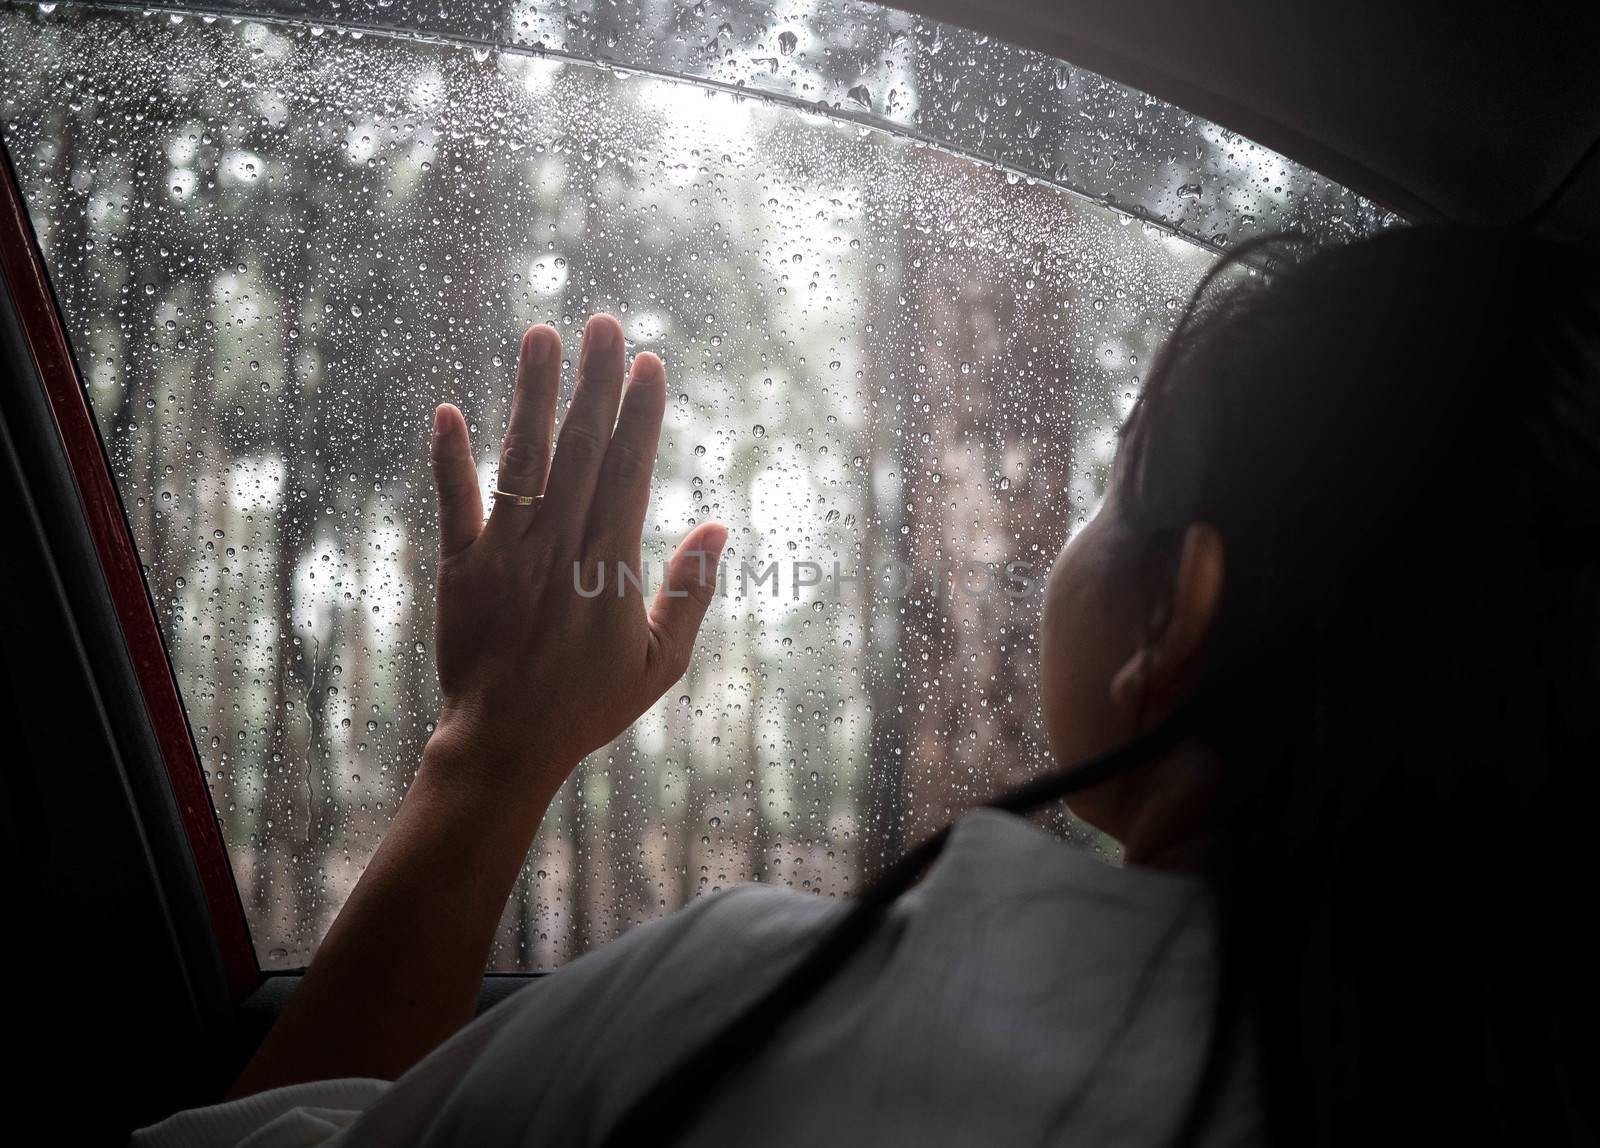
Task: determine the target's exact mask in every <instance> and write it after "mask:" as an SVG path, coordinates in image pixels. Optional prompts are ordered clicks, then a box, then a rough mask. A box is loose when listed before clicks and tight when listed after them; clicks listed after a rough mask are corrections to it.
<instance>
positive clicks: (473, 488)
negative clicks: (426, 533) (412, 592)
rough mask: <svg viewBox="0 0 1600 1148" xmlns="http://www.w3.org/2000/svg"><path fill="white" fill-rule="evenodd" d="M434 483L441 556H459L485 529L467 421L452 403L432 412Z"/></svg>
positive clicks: (442, 405) (440, 406)
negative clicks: (437, 501) (437, 499)
mask: <svg viewBox="0 0 1600 1148" xmlns="http://www.w3.org/2000/svg"><path fill="white" fill-rule="evenodd" d="M430 454H431V456H432V459H433V481H434V485H435V486H437V487H438V488H439V554H440V556H441V557H444V558H449V557H450V556H451V555H452V554H459V553H460V552H461V551H463V550H465V549H466V548H467V547H468V546H471V545H472V543H473V542H474V541H475V540H476V539H477V537H478V534H479V532H480V531H482V530H483V496H482V494H480V493H479V491H478V466H477V464H476V463H474V462H473V461H472V443H471V441H470V440H469V439H468V438H467V420H466V419H464V418H463V417H462V416H461V412H460V411H459V410H457V409H456V408H455V407H453V406H451V405H450V404H449V403H441V404H440V405H439V408H438V409H437V410H436V411H434V412H433V446H432V449H431V451H430Z"/></svg>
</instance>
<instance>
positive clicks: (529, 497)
mask: <svg viewBox="0 0 1600 1148" xmlns="http://www.w3.org/2000/svg"><path fill="white" fill-rule="evenodd" d="M494 496H495V497H496V498H509V499H511V501H513V502H515V503H516V504H517V505H518V506H532V505H533V504H534V503H536V502H543V501H544V495H542V494H518V493H517V492H516V491H514V490H501V489H500V488H499V487H498V486H497V487H495V488H494Z"/></svg>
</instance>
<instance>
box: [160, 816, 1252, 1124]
mask: <svg viewBox="0 0 1600 1148" xmlns="http://www.w3.org/2000/svg"><path fill="white" fill-rule="evenodd" d="M842 908H843V907H842V905H841V904H840V903H839V902H837V901H832V900H824V899H822V898H819V897H816V896H811V895H806V894H802V893H797V892H793V891H790V890H782V889H774V888H771V887H767V886H760V885H746V886H741V887H739V888H736V889H733V890H730V891H728V892H726V893H722V894H719V895H717V896H714V897H710V898H707V899H705V900H703V901H699V902H697V903H695V904H694V905H693V906H691V907H690V908H688V909H685V910H684V911H682V912H680V913H677V914H675V915H674V916H672V917H669V918H666V919H665V920H661V921H657V922H653V923H651V924H648V925H643V926H640V927H639V928H637V929H634V930H633V931H632V932H630V933H628V934H627V935H626V936H624V937H622V938H621V939H619V940H617V941H614V942H612V943H611V944H609V945H606V946H605V947H603V948H601V949H598V950H596V951H595V952H593V953H590V954H588V955H586V956H584V957H582V958H581V959H579V960H576V961H574V962H573V963H572V964H570V965H567V966H565V967H563V968H562V969H561V970H559V971H558V972H556V973H554V974H552V975H550V976H547V977H542V978H540V979H539V980H537V981H535V982H534V983H532V984H530V985H529V986H528V987H527V988H525V989H522V990H520V991H518V992H517V993H516V994H515V995H514V996H512V997H511V998H510V999H508V1000H506V1001H505V1002H503V1003H502V1004H500V1005H498V1006H497V1007H495V1008H493V1009H491V1010H490V1011H489V1012H487V1013H485V1014H484V1015H483V1016H482V1017H480V1018H479V1019H478V1020H477V1021H475V1022H474V1023H472V1024H471V1025H469V1026H467V1027H466V1028H465V1029H463V1030H462V1031H461V1032H459V1033H457V1034H456V1036H454V1037H453V1038H451V1039H450V1040H449V1041H447V1042H446V1043H445V1044H443V1045H442V1046H440V1047H439V1048H438V1049H437V1050H435V1051H434V1052H433V1053H432V1054H431V1055H430V1056H428V1057H427V1058H426V1059H425V1060H423V1061H422V1062H421V1063H420V1064H418V1065H417V1066H416V1067H415V1068H413V1069H412V1070H411V1071H410V1072H408V1073H407V1074H406V1075H405V1076H403V1077H402V1078H401V1079H400V1080H398V1081H396V1082H395V1083H393V1084H385V1083H383V1082H381V1081H360V1080H344V1081H323V1082H319V1083H317V1084H310V1085H296V1086H292V1087H289V1088H281V1089H276V1090H274V1091H272V1092H267V1093H262V1094H260V1095H258V1096H253V1097H247V1098H245V1099H244V1100H239V1101H234V1102H231V1103H229V1104H222V1105H217V1106H214V1107H212V1108H204V1109H195V1110H192V1111H189V1112H183V1113H179V1114H178V1115H177V1116H174V1117H172V1118H171V1119H169V1120H167V1121H165V1122H163V1123H161V1124H158V1125H156V1126H154V1127H153V1128H149V1129H145V1130H143V1131H141V1132H138V1133H136V1134H135V1135H134V1141H133V1143H134V1144H135V1145H136V1146H138V1148H168V1146H173V1148H177V1146H182V1148H200V1146H217V1145H229V1146H233V1148H246V1146H248V1148H309V1146H311V1145H338V1146H340V1148H367V1146H378V1145H381V1146H384V1148H392V1146H395V1145H412V1144H415V1145H430V1146H436V1145H470V1146H472V1148H498V1146H501V1145H512V1144H516V1145H546V1144H548V1145H562V1146H568V1145H585V1144H595V1143H598V1142H599V1141H600V1140H601V1139H603V1137H604V1134H605V1132H606V1131H607V1130H608V1129H609V1128H610V1127H611V1124H612V1122H614V1121H615V1120H616V1119H618V1118H619V1117H620V1116H621V1115H622V1114H623V1113H624V1112H626V1111H627V1109H628V1107H629V1106H630V1104H631V1103H632V1102H633V1101H634V1100H635V1099H637V1098H638V1097H639V1096H640V1095H641V1094H642V1093H643V1092H644V1091H645V1090H646V1089H647V1088H648V1087H649V1085H650V1084H651V1083H652V1082H653V1081H654V1080H655V1079H657V1078H658V1077H659V1076H660V1075H661V1074H662V1073H663V1072H664V1071H666V1070H668V1069H669V1068H670V1067H672V1066H673V1065H676V1064H677V1063H679V1062H680V1061H681V1060H682V1059H684V1058H685V1057H687V1056H688V1055H689V1054H690V1052H691V1051H693V1050H694V1049H696V1048H698V1047H699V1046H700V1045H701V1044H702V1043H703V1042H704V1041H705V1040H706V1039H707V1037H709V1036H710V1035H711V1034H713V1033H715V1032H717V1031H719V1030H720V1029H722V1028H723V1027H724V1026H726V1025H727V1024H728V1023H729V1022H730V1021H731V1020H732V1019H733V1018H734V1017H735V1016H737V1015H738V1014H739V1012H740V1011H741V1010H742V1009H743V1008H744V1007H745V1006H746V1005H747V1004H749V1002H750V1001H752V1000H753V999H754V998H755V997H756V996H758V995H759V994H760V993H761V991H762V990H764V989H766V988H767V987H769V986H770V985H771V984H772V983H773V982H774V981H775V980H776V979H777V978H778V977H779V976H781V975H782V973H783V972H784V971H785V970H787V969H788V968H789V967H791V966H792V964H793V963H794V962H795V961H796V960H797V959H798V957H799V956H800V955H801V954H802V953H803V952H805V951H806V949H807V947H808V946H810V945H811V944H813V943H815V941H816V939H817V938H818V937H819V936H820V935H821V933H822V931H823V930H824V929H825V928H826V927H827V925H828V924H829V923H831V922H832V921H833V920H834V919H835V914H837V913H839V912H841V911H842ZM1212 929H1213V922H1212V915H1211V906H1210V904H1209V900H1208V898H1207V895H1206V894H1205V892H1204V890H1203V888H1202V887H1201V885H1200V884H1199V883H1198V882H1196V881H1193V880H1191V879H1188V878H1184V877H1177V876H1172V875H1168V874H1162V873H1156V872H1152V871H1149V870H1142V869H1119V868H1116V867H1113V866H1111V865H1107V864H1104V863H1103V862H1101V861H1098V860H1096V859H1095V858H1093V857H1092V856H1090V855H1089V854H1087V853H1085V852H1083V851H1082V850H1080V849H1078V848H1076V847H1074V846H1071V845H1068V844H1066V843H1065V842H1062V841H1060V840H1058V839H1057V838H1055V837H1052V836H1051V835H1049V834H1047V833H1045V832H1043V831H1042V830H1040V829H1038V828H1036V827H1035V826H1033V825H1032V824H1030V823H1029V822H1027V821H1024V820H1022V819H1021V818H1017V817H1013V816H1010V815H1009V814H1004V813H998V812H994V811H992V810H978V811H975V812H973V813H969V814H967V815H966V816H965V817H963V818H962V819H961V821H960V822H959V823H958V824H957V826H956V828H955V831H954V833H953V834H952V836H951V839H950V841H949V843H948V845H947V846H946V848H945V851H944V854H943V855H942V856H941V857H940V859H939V861H938V862H937V863H936V864H935V865H934V866H933V867H932V868H931V869H930V871H929V873H928V875H927V877H926V878H925V879H924V880H923V881H922V883H921V884H920V885H918V886H917V887H916V888H915V889H914V890H912V891H911V892H910V893H908V894H906V895H905V896H904V897H902V898H901V900H900V901H899V902H898V903H897V904H896V905H895V907H894V908H893V909H892V910H891V912H890V913H889V914H888V916H887V918H886V920H885V923H884V925H883V927H882V928H881V929H880V930H879V932H878V933H877V934H876V935H875V936H874V937H873V938H872V939H870V940H869V941H868V942H867V944H866V945H865V947H863V948H862V949H861V950H860V951H859V952H858V953H857V954H856V955H855V956H854V957H853V958H852V959H851V961H850V963H849V964H848V965H847V966H846V967H845V968H844V969H843V970H842V971H841V972H840V973H839V974H837V975H836V976H835V978H834V979H833V980H832V982H831V983H830V984H829V985H828V986H827V987H826V988H824V989H823V990H822V991H821V992H820V993H819V994H818V995H817V996H815V997H813V998H812V999H811V1000H810V1001H809V1002H808V1003H807V1004H805V1005H804V1006H803V1007H802V1008H801V1009H800V1010H799V1011H798V1012H796V1013H795V1014H794V1016H793V1017H792V1018H791V1019H790V1021H789V1022H788V1023H786V1024H785V1025H784V1026H783V1027H782V1028H781V1029H780V1031H779V1032H778V1033H777V1034H776V1035H775V1037H774V1038H773V1039H772V1040H771V1041H770V1042H769V1043H768V1044H767V1045H766V1047H765V1048H764V1049H763V1050H762V1051H761V1053H760V1054H759V1056H758V1057H756V1058H755V1059H753V1060H752V1061H751V1063H749V1064H746V1065H743V1066H740V1067H739V1068H738V1069H737V1070H735V1071H734V1072H731V1073H730V1074H728V1075H727V1076H725V1077H724V1078H723V1079H722V1081H721V1082H720V1083H719V1084H718V1085H717V1086H716V1091H715V1094H714V1095H713V1096H712V1097H711V1098H710V1100H709V1102H708V1103H707V1104H706V1106H705V1108H704V1109H703V1111H702V1114H701V1115H700V1117H699V1118H698V1119H697V1120H696V1122H695V1123H694V1124H693V1125H692V1127H691V1128H690V1129H689V1130H688V1131H687V1132H686V1133H685V1134H684V1135H683V1136H682V1137H681V1138H680V1139H679V1141H678V1143H680V1144H682V1145H686V1146H694V1145H729V1144H761V1145H794V1146H800V1145H805V1146H807V1148H815V1146H816V1145H833V1144H873V1145H898V1144H905V1145H918V1146H919V1148H920V1146H927V1145H976V1144H982V1145H991V1144H993V1145H1002V1144H1003V1145H1010V1144H1017V1145H1029V1146H1033V1145H1042V1144H1084V1145H1117V1146H1123V1145H1127V1146H1142V1145H1150V1146H1164V1145H1166V1144H1168V1143H1170V1142H1171V1140H1172V1137H1173V1135H1174V1132H1175V1130H1176V1129H1177V1127H1178V1124H1179V1122H1180V1121H1181V1118H1182V1115H1183V1113H1184V1110H1185V1106H1186V1104H1187V1102H1188V1100H1189V1098H1190V1094H1191V1092H1192V1090H1193V1088H1194V1083H1195V1080H1196V1078H1197V1076H1198V1073H1199V1070H1200V1065H1201V1061H1202V1060H1203V1058H1204V1055H1205V1050H1206V1045H1207V1039H1208V1034H1209V1032H1210V1026H1211V1007H1212V1005H1211V1002H1212V990H1213V983H1214V958H1213V952H1212ZM1236 1068H1237V1070H1236V1071H1234V1072H1232V1073H1230V1074H1229V1077H1230V1082H1229V1084H1228V1086H1227V1088H1226V1090H1225V1094H1224V1096H1223V1097H1222V1099H1221V1102H1220V1103H1219V1104H1218V1105H1217V1107H1216V1109H1215V1110H1214V1112H1215V1115H1214V1116H1213V1118H1212V1120H1211V1121H1210V1124H1209V1127H1208V1129H1207V1134H1206V1135H1205V1137H1204V1138H1203V1140H1204V1142H1205V1144H1207V1145H1208V1146H1214V1145H1244V1144H1256V1143H1258V1142H1259V1141H1260V1121H1259V1115H1258V1108H1257V1104H1256V1098H1255V1088H1254V1072H1253V1071H1252V1070H1251V1069H1250V1066H1249V1065H1248V1064H1241V1065H1239V1066H1236Z"/></svg>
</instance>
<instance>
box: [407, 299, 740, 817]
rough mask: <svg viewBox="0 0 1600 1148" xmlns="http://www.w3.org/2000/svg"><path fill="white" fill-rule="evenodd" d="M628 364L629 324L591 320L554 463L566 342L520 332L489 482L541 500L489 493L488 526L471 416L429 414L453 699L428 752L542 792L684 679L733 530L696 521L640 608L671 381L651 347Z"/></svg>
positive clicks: (446, 676)
mask: <svg viewBox="0 0 1600 1148" xmlns="http://www.w3.org/2000/svg"><path fill="white" fill-rule="evenodd" d="M623 374H624V361H623V338H622V328H621V327H620V326H619V325H618V323H617V321H616V320H615V319H613V318H612V317H611V316H609V315H595V316H593V317H592V318H591V319H590V320H589V323H588V326H587V327H586V328H585V329H584V333H583V345H582V348H581V351H580V354H579V358H578V384H577V390H576V392H575V393H574V394H573V397H572V403H571V405H570V406H569V408H568V410H567V416H566V420H565V421H564V422H563V423H562V427H561V436H560V443H559V445H558V446H557V447H556V448H555V450H554V459H553V461H552V457H551V455H552V442H553V441H554V429H555V415H556V396H557V392H558V390H559V387H560V383H561V338H560V336H558V335H557V334H556V332H555V331H554V330H553V329H552V328H550V327H543V326H541V327H534V328H532V329H530V330H529V331H528V332H527V333H526V334H525V335H524V336H523V338H522V349H521V354H520V357H519V361H518V365H517V384H516V393H515V395H514V396H513V398H512V400H511V422H510V426H509V427H508V429H507V431H506V437H505V444H504V447H503V448H502V450H501V453H500V471H499V477H498V479H497V482H496V486H497V488H498V489H499V490H500V491H504V492H508V493H510V494H516V495H524V496H537V495H543V498H542V500H540V501H536V502H534V503H533V504H532V505H521V504H519V503H518V501H517V500H516V499H515V498H512V497H507V496H505V495H504V494H502V495H497V496H496V497H495V501H494V507H493V510H492V511H491V513H490V515H489V521H488V523H487V524H485V523H484V521H483V506H482V501H481V499H480V496H479V493H478V471H477V467H476V465H475V464H474V462H473V458H472V447H471V444H470V443H469V442H468V440H467V426H466V422H465V421H464V420H463V418H462V416H461V412H460V411H458V410H457V409H456V408H455V407H453V406H449V405H448V404H446V405H444V406H441V407H439V409H438V410H437V411H436V412H435V415H434V429H433V451H432V454H433V471H434V477H435V480H436V481H437V483H438V487H439V536H440V537H439V544H440V562H439V612H438V632H437V648H438V664H439V685H440V688H441V690H442V692H443V694H444V709H443V712H442V713H441V715H440V720H439V725H438V729H437V730H436V731H435V733H434V736H433V739H432V740H431V741H430V742H429V746H428V752H427V755H426V758H427V759H433V758H436V757H439V756H445V757H448V758H449V759H450V760H451V762H452V765H451V766H450V767H449V768H451V769H452V770H464V771H467V772H468V773H470V774H471V775H472V776H473V778H474V780H483V781H485V782H487V783H488V784H490V785H494V786H498V785H505V784H509V785H512V786H526V787H533V788H534V789H535V790H538V791H540V793H541V796H543V797H544V798H545V799H546V800H548V799H549V798H550V797H551V796H553V795H554V793H555V790H556V789H557V788H558V787H559V786H560V784H561V782H562V781H563V780H564V779H565V778H566V776H567V774H568V773H570V772H571V771H572V769H573V767H574V766H576V765H577V763H578V762H579V760H580V759H582V757H583V756H584V755H585V754H587V753H589V752H591V751H593V750H595V749H598V748H599V747H600V746H602V745H604V744H606V743H607V742H609V741H610V740H611V739H612V738H614V737H616V736H617V735H618V734H620V733H621V732H622V731H623V730H624V729H626V728H627V727H628V725H629V724H630V723H632V722H633V720H634V719H635V718H637V717H638V716H639V715H640V714H641V713H643V712H644V711H645V710H646V709H647V708H649V706H650V705H651V704H652V703H654V702H655V700H656V699H657V698H659V697H660V696H661V695H662V694H663V693H664V692H665V691H666V690H667V688H668V687H669V686H671V685H672V683H673V682H675V681H677V679H678V678H679V677H681V676H682V674H683V672H684V669H685V668H686V667H687V666H688V664H689V654H690V651H691V650H692V649H693V646H694V639H695V635H696V633H697V632H698V631H699V629H700V621H701V619H702V618H703V617H704V616H705V612H706V607H707V606H708V605H709V604H710V602H711V597H712V593H713V589H714V586H715V576H716V568H717V561H718V559H719V557H720V556H721V553H722V547H723V544H724V543H725V542H726V541H727V530H726V529H725V528H724V527H722V526H720V525H718V524H716V523H706V524H703V525H701V526H698V527H696V528H695V529H694V530H692V531H691V532H690V533H689V535H688V537H687V538H685V539H684V540H683V542H682V543H681V544H680V545H679V547H678V550H677V552H676V553H675V554H674V555H673V557H672V560H671V561H670V562H669V563H668V565H667V569H666V573H665V577H664V578H662V579H660V581H661V586H660V590H659V592H658V593H657V594H656V595H655V601H654V604H653V605H651V606H650V607H649V609H648V610H646V607H645V602H644V596H643V593H642V592H641V590H640V586H641V584H644V585H649V584H650V582H651V581H654V580H655V579H650V578H646V577H645V574H644V571H643V570H642V569H641V559H640V539H641V535H642V532H643V529H644V518H645V510H646V508H647V506H648V505H649V501H650V478H651V473H652V470H653V468H654V465H655V457H656V443H657V440H658V439H659V437H660V433H661V417H662V413H663V411H664V410H665V407H666V376H665V374H664V372H663V370H662V365H661V360H660V359H658V358H656V356H654V355H652V354H649V353H648V352H645V353H641V354H639V355H638V356H636V357H635V358H634V361H633V370H632V372H631V374H630V375H629V377H628V379H627V381H626V382H624V381H623ZM619 403H620V406H621V412H620V414H619V413H618V406H619ZM630 575H631V577H630ZM580 585H581V587H582V589H583V591H584V592H583V593H580V592H579V587H580ZM597 585H598V586H599V588H600V591H599V593H598V594H596V593H595V589H596V586H597Z"/></svg>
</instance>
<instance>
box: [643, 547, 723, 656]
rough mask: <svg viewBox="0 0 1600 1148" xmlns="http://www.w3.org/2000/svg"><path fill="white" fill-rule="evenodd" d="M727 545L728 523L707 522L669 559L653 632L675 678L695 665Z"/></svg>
mask: <svg viewBox="0 0 1600 1148" xmlns="http://www.w3.org/2000/svg"><path fill="white" fill-rule="evenodd" d="M727 544H728V528H727V527H726V526H724V525H722V523H720V522H704V523H701V524H700V525H699V526H696V527H695V528H694V529H693V530H691V531H689V535H688V537H687V538H685V539H684V540H683V541H682V542H680V543H679V544H678V549H677V550H676V551H674V552H673V555H672V558H671V560H670V561H668V563H667V572H666V576H665V577H664V578H662V580H661V589H660V590H658V591H657V592H656V600H655V602H654V603H653V604H652V605H651V607H650V633H651V637H652V638H653V639H654V646H653V648H654V649H655V650H656V651H657V652H658V653H659V654H660V663H661V666H662V669H663V672H665V673H668V674H670V675H671V678H670V681H676V680H677V679H678V678H679V677H680V676H682V674H683V671H684V670H686V669H688V668H689V655H690V653H692V652H693V650H694V639H695V635H696V634H698V633H699V632H700V622H701V620H702V619H703V618H704V617H705V616H706V609H707V608H708V607H709V606H710V605H711V599H712V597H714V596H715V594H716V591H717V563H718V562H720V561H721V560H722V548H723V547H724V546H726V545H727ZM663 688H665V686H663Z"/></svg>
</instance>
